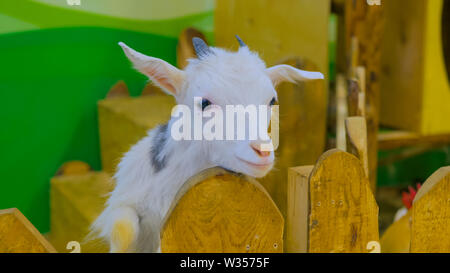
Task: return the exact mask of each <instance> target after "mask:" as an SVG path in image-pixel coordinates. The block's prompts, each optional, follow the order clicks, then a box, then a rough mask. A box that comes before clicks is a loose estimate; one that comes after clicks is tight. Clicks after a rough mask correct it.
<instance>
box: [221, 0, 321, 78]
mask: <svg viewBox="0 0 450 273" xmlns="http://www.w3.org/2000/svg"><path fill="white" fill-rule="evenodd" d="M329 13H330V1H329V0H321V1H310V0H277V1H272V0H246V1H241V0H217V1H216V10H215V16H214V19H215V31H214V32H215V35H216V45H217V46H220V47H225V48H230V49H236V48H237V47H238V43H237V41H236V39H235V37H234V36H235V35H236V34H237V35H239V36H240V37H241V38H242V39H243V40H244V42H245V43H246V44H247V45H248V46H249V47H250V49H252V50H254V51H256V52H258V53H259V54H260V56H261V57H262V58H263V60H265V61H266V62H267V64H268V65H273V64H275V63H276V62H278V61H279V60H281V59H284V58H288V57H293V56H299V57H303V58H308V59H309V60H311V61H312V62H313V63H315V64H317V66H318V67H319V70H320V72H322V73H323V74H324V75H328V16H329ZM326 78H327V77H326Z"/></svg>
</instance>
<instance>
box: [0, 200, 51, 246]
mask: <svg viewBox="0 0 450 273" xmlns="http://www.w3.org/2000/svg"><path fill="white" fill-rule="evenodd" d="M55 252H56V250H55V248H54V247H53V246H52V245H51V244H50V243H49V242H48V241H47V240H46V239H45V238H44V237H43V236H42V235H41V234H40V233H39V231H38V230H37V229H36V228H35V227H34V226H33V224H31V223H30V221H28V219H27V218H26V217H25V216H24V215H23V214H22V213H21V212H20V211H19V210H18V209H16V208H13V209H7V210H0V253H55Z"/></svg>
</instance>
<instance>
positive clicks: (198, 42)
mask: <svg viewBox="0 0 450 273" xmlns="http://www.w3.org/2000/svg"><path fill="white" fill-rule="evenodd" d="M192 44H193V45H194V49H195V53H196V54H197V57H198V58H199V59H202V58H203V57H206V56H208V55H209V54H211V53H212V51H211V49H210V48H209V46H208V45H207V44H206V43H205V41H203V40H202V39H200V38H198V37H194V38H192Z"/></svg>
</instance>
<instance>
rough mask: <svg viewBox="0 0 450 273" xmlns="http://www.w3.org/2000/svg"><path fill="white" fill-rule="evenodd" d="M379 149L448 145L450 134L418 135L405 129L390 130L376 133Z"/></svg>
mask: <svg viewBox="0 0 450 273" xmlns="http://www.w3.org/2000/svg"><path fill="white" fill-rule="evenodd" d="M378 145H379V148H380V149H381V150H390V149H396V148H401V147H408V146H415V145H433V146H438V145H442V146H444V145H450V134H439V135H420V134H417V133H413V132H407V131H390V132H381V133H379V134H378Z"/></svg>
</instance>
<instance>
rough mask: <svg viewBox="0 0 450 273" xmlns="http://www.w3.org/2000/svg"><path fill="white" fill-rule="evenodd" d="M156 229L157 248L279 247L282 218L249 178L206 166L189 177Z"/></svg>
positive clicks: (255, 249) (237, 249)
mask: <svg viewBox="0 0 450 273" xmlns="http://www.w3.org/2000/svg"><path fill="white" fill-rule="evenodd" d="M164 222H165V224H164V227H163V229H162V232H161V250H162V252H165V253H167V252H177V253H186V252H225V253H230V252H253V253H255V252H263V253H267V252H283V229H284V219H283V217H282V215H281V213H280V211H279V210H278V208H277V207H276V205H275V203H274V202H273V201H272V199H271V198H270V196H269V195H268V194H267V192H266V191H265V190H264V188H263V187H262V186H261V185H260V184H259V183H258V182H257V181H255V180H254V179H251V178H249V177H246V176H243V175H238V174H234V173H229V172H227V171H225V170H223V169H221V168H213V169H208V170H206V171H204V172H202V173H200V174H198V175H196V176H194V177H193V178H191V179H189V180H188V181H187V182H186V183H185V184H184V186H183V187H182V188H181V190H180V191H179V192H178V194H177V196H176V198H175V199H174V201H173V203H172V207H171V209H170V210H169V213H168V214H167V217H166V219H165V221H164Z"/></svg>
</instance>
